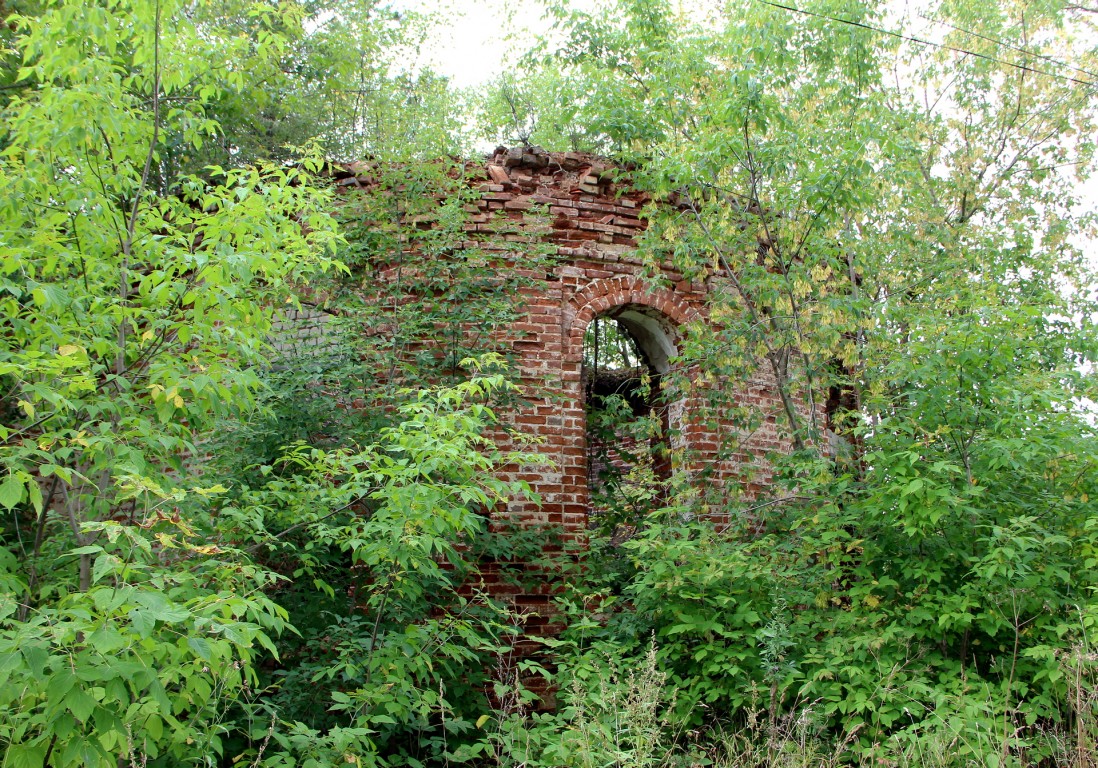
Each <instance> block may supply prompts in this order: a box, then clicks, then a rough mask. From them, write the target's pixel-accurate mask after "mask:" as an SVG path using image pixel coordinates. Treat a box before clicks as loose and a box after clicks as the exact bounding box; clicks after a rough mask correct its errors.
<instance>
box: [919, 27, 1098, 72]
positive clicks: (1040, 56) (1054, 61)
mask: <svg viewBox="0 0 1098 768" xmlns="http://www.w3.org/2000/svg"><path fill="white" fill-rule="evenodd" d="M919 17H920V18H923V19H926V20H927V21H929V22H931V23H933V24H941V25H942V26H943V27H949V28H950V29H952V30H955V31H957V32H962V33H964V34H966V35H972V36H973V37H976V38H979V39H980V40H986V41H987V42H989V43H995V45H998V46H1001V47H1003V48H1006V49H1007V50H1010V51H1016V52H1017V53H1022V54H1025V55H1026V56H1033V57H1034V58H1038V59H1044V60H1045V61H1048V62H1051V63H1052V64H1056V65H1057V66H1060V67H1067V68H1068V69H1074V70H1075V71H1076V72H1082V73H1083V74H1084V75H1090V76H1091V77H1098V73H1094V72H1091V71H1090V70H1089V69H1083V68H1082V67H1076V66H1075V65H1073V64H1070V63H1068V62H1066V61H1061V60H1060V59H1056V58H1053V57H1052V56H1046V55H1045V54H1043V53H1037V52H1036V51H1028V50H1026V49H1025V48H1019V47H1018V46H1016V45H1011V44H1010V43H1006V42H1003V41H1002V40H1000V39H998V38H995V37H991V36H989V35H983V34H980V33H979V32H973V31H972V30H971V29H964V28H962V27H958V26H955V25H953V24H950V23H949V22H948V21H942V20H941V19H935V18H932V17H930V16H927V15H926V14H923V13H920V14H919Z"/></svg>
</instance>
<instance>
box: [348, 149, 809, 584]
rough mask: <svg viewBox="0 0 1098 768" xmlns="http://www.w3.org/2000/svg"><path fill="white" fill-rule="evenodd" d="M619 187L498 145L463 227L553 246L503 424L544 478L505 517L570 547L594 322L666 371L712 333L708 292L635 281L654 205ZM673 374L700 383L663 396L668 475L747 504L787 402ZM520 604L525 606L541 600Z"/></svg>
mask: <svg viewBox="0 0 1098 768" xmlns="http://www.w3.org/2000/svg"><path fill="white" fill-rule="evenodd" d="M356 174H357V175H356ZM341 176H342V178H339V179H338V180H337V184H339V185H340V186H341V187H342V188H343V189H345V190H348V191H350V190H353V189H355V188H357V187H361V186H369V185H370V183H371V180H370V178H369V177H368V169H367V168H366V167H365V166H349V167H348V168H347V169H346V170H345V171H344V172H343V173H342V174H341ZM614 178H615V173H614V169H613V168H612V167H611V166H610V165H609V164H608V163H606V162H603V161H600V160H598V159H596V158H592V157H589V156H586V155H580V154H573V153H567V154H558V153H547V152H544V151H541V150H531V149H526V150H521V149H510V150H507V149H503V148H500V149H499V150H497V151H496V152H495V153H494V154H493V155H492V156H491V157H490V158H489V159H488V160H487V162H486V163H485V165H484V166H483V168H482V169H480V170H479V173H477V172H475V173H474V179H473V181H472V183H473V184H475V185H477V186H478V187H479V189H480V191H481V195H480V197H479V200H477V202H476V203H475V210H471V211H470V212H471V214H472V215H471V217H470V220H469V223H468V224H467V226H466V230H467V231H468V237H469V238H470V241H469V244H470V245H473V244H477V245H481V246H483V247H486V248H492V247H493V245H492V243H493V241H495V242H498V239H499V238H500V237H504V238H505V239H512V240H516V241H517V240H522V239H524V238H527V239H528V238H530V236H531V235H533V236H534V237H535V239H537V240H539V241H541V242H544V243H547V244H550V245H551V246H553V248H554V253H555V256H556V258H555V259H554V260H553V261H552V262H551V264H552V266H550V267H548V268H547V269H545V270H544V271H543V272H540V273H537V274H534V275H532V278H533V279H532V282H531V284H530V286H529V287H528V288H526V289H525V290H524V295H523V306H524V318H523V320H522V322H520V323H518V324H517V325H516V326H515V327H514V328H513V329H511V330H512V332H513V334H514V336H513V341H512V348H513V350H514V352H515V354H516V356H517V359H518V361H519V366H520V371H521V380H522V382H524V384H525V385H526V388H527V390H528V395H529V397H530V400H529V404H528V405H527V406H525V407H523V408H521V409H520V410H518V411H517V412H514V413H511V414H507V415H506V419H507V420H508V421H509V423H510V424H512V425H513V426H515V427H516V428H517V429H518V431H520V432H521V433H524V434H528V435H535V436H537V437H538V438H540V440H541V443H540V445H539V447H538V450H540V451H542V452H543V453H544V454H545V456H546V457H547V458H548V459H550V460H551V462H552V467H551V468H546V469H540V470H537V471H525V472H522V471H519V470H517V469H513V468H512V469H511V470H509V471H510V472H511V473H512V475H513V476H514V477H518V478H521V479H524V480H526V481H528V482H529V483H530V485H531V486H532V488H533V489H534V490H535V491H536V492H537V494H538V495H539V496H540V504H534V503H532V502H515V503H513V504H512V506H511V507H510V508H509V509H508V510H506V513H505V514H507V515H508V516H510V517H511V518H512V519H514V520H517V521H527V522H537V523H547V524H549V525H554V526H559V527H560V528H561V529H562V530H563V531H564V533H565V536H566V537H568V538H571V539H573V540H575V541H578V542H582V541H583V540H584V538H585V531H586V529H587V524H588V488H587V483H588V472H587V469H588V468H587V461H588V454H587V447H586V429H585V411H584V392H583V388H582V385H581V367H582V362H583V338H584V332H585V330H586V329H587V326H588V324H589V323H590V322H591V321H592V320H593V319H594V318H595V317H597V316H613V317H616V318H618V320H619V322H620V323H621V324H622V325H623V326H624V327H626V328H627V329H628V330H629V332H630V333H631V335H633V336H634V338H637V339H638V340H639V341H640V342H641V346H643V347H645V349H646V352H647V353H648V357H649V359H650V360H651V362H652V363H653V365H654V366H655V367H656V368H657V369H660V372H661V373H662V372H664V371H665V370H667V369H668V368H669V367H670V366H671V365H672V364H673V359H674V356H675V354H676V352H677V344H678V342H679V341H680V339H682V337H683V335H684V333H685V332H686V330H687V328H688V326H690V325H691V324H693V323H705V322H706V320H707V312H708V308H707V300H708V298H709V294H710V291H711V289H712V286H711V285H709V284H705V283H699V282H691V281H689V280H686V279H684V278H683V276H682V274H680V273H678V272H677V271H676V270H675V269H673V268H672V267H670V266H669V265H663V266H662V267H661V268H660V271H661V273H662V274H661V277H662V279H661V280H658V281H652V280H650V279H646V278H645V277H644V276H643V273H644V268H643V265H642V263H641V260H640V258H639V257H638V255H637V252H636V247H637V238H638V236H639V235H640V234H641V233H642V232H643V231H644V230H645V228H646V222H645V219H644V217H643V210H644V208H645V206H646V204H648V202H649V201H648V198H647V197H646V195H645V194H643V193H641V192H637V191H635V190H631V189H630V188H628V187H627V186H625V185H622V184H619V183H617V182H615V180H614ZM546 215H547V216H548V226H547V225H546ZM504 228H512V229H514V228H517V232H518V234H512V235H501V231H502V230H503V229H504ZM657 285H658V286H659V287H656V286H657ZM760 370H761V369H760ZM678 373H685V374H686V376H685V377H683V376H679V377H678V378H679V379H680V380H685V381H688V382H690V380H691V379H692V378H693V379H695V380H694V381H692V382H691V384H690V385H689V386H688V387H685V388H680V390H677V391H671V392H665V393H664V399H665V401H666V402H668V403H669V407H668V411H669V415H668V419H667V420H668V422H669V426H670V427H671V431H672V437H671V440H670V441H671V447H672V449H673V451H672V453H673V461H672V463H673V471H674V472H678V473H683V472H685V473H691V474H692V475H696V479H697V483H698V484H699V485H701V486H704V487H703V488H702V490H703V491H704V490H706V489H708V490H719V491H721V493H722V495H727V494H728V493H729V492H732V491H737V492H739V491H742V492H744V493H745V494H746V495H747V496H748V497H749V498H750V497H751V496H753V495H754V494H755V492H757V490H758V488H759V487H760V484H764V483H765V482H766V469H765V468H766V461H765V456H766V454H767V453H768V452H771V451H784V450H789V448H790V444H789V441H788V440H787V439H786V438H784V437H783V436H782V435H781V434H780V430H779V428H778V424H779V419H778V414H779V412H780V410H781V402H780V399H779V397H778V395H777V393H776V391H775V387H774V386H773V381H772V380H771V379H769V378H768V377H767V376H766V375H765V374H764V373H760V374H758V375H757V376H756V377H755V378H753V379H751V380H749V381H742V382H733V383H728V382H724V383H722V382H719V381H718V382H716V383H710V384H708V385H703V384H702V382H701V381H699V380H697V377H696V376H692V375H691V374H692V373H693V372H691V371H689V370H687V371H681V370H680V371H678ZM706 386H709V387H714V386H718V387H728V388H729V390H730V391H726V392H723V393H722V394H723V395H724V396H725V398H724V400H725V402H726V403H727V405H726V406H724V407H725V408H726V409H728V410H727V412H731V411H732V410H733V409H737V408H738V409H741V410H743V409H750V410H752V411H753V412H754V413H755V414H757V416H758V419H757V423H756V424H755V425H754V426H752V427H751V428H750V429H745V428H744V427H743V426H742V422H736V423H733V422H732V421H731V420H729V419H726V418H722V417H721V416H720V414H719V413H715V412H714V411H713V409H712V408H711V407H709V406H707V405H705V403H706V401H707V398H706V391H705V388H706ZM737 424H739V426H737ZM501 438H502V436H501ZM501 589H502V587H501ZM516 599H517V600H519V601H520V602H524V603H529V604H531V605H533V604H534V603H537V602H540V601H542V600H544V596H542V597H540V598H538V597H535V596H530V595H528V596H525V597H519V596H516Z"/></svg>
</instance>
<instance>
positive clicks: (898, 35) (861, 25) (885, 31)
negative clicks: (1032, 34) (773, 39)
mask: <svg viewBox="0 0 1098 768" xmlns="http://www.w3.org/2000/svg"><path fill="white" fill-rule="evenodd" d="M756 2H759V3H762V4H763V5H769V6H771V7H772V8H780V9H782V10H783V11H790V12H791V13H799V14H801V15H804V16H813V17H815V18H817V19H825V20H827V21H833V22H835V23H837V24H848V25H850V26H852V27H858V28H860V29H865V30H868V31H870V32H876V33H877V34H881V35H888V36H890V37H895V38H899V39H900V40H906V41H907V42H910V43H917V44H919V45H928V46H931V47H933V48H940V49H942V50H945V51H953V52H954V53H961V54H964V55H966V56H975V57H976V58H978V59H984V60H986V61H991V62H994V63H996V64H1002V65H1003V66H1005V67H1013V68H1014V69H1020V70H1023V71H1026V72H1033V73H1034V74H1037V75H1045V76H1046V77H1055V78H1057V79H1059V80H1065V81H1067V82H1071V83H1077V84H1079V85H1084V86H1086V87H1088V88H1094V87H1096V86H1098V82H1096V81H1094V80H1080V79H1079V78H1077V77H1071V76H1070V75H1063V74H1060V73H1058V72H1049V71H1047V70H1043V69H1036V68H1035V67H1029V66H1026V65H1025V64H1017V63H1015V62H1011V61H1004V60H1003V59H997V58H995V57H994V56H988V55H987V54H986V53H979V52H977V51H969V50H966V49H964V48H958V47H957V46H953V45H947V44H944V43H935V42H931V41H930V40H924V39H922V38H920V37H914V36H912V35H905V34H904V33H902V32H896V31H894V30H891V29H884V28H883V27H874V26H873V25H872V24H866V23H864V22H861V21H853V20H851V19H841V18H839V17H837V16H829V15H828V14H826V13H818V12H816V11H806V10H805V9H803V8H797V7H795V6H792V5H785V4H783V3H777V2H774V1H773V0H756ZM941 23H943V24H944V23H945V22H941ZM1072 69H1075V67H1072ZM1080 71H1085V70H1080ZM1088 74H1089V73H1088Z"/></svg>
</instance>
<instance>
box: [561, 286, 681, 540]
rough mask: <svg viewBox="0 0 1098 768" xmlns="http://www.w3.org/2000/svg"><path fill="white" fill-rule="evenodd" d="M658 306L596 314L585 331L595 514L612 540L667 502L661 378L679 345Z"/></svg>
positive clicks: (666, 423)
mask: <svg viewBox="0 0 1098 768" xmlns="http://www.w3.org/2000/svg"><path fill="white" fill-rule="evenodd" d="M650 312H652V311H651V310H648V309H647V308H643V307H630V306H626V307H618V308H616V309H614V310H611V311H610V312H608V313H604V314H603V315H600V316H598V317H596V318H595V319H594V320H592V321H591V323H590V324H589V325H588V326H587V329H586V332H585V334H584V339H583V370H582V383H583V391H584V399H585V405H586V416H587V483H588V490H589V494H590V503H591V514H590V522H591V527H592V528H593V529H595V530H596V531H598V532H599V533H601V534H602V535H604V536H606V537H607V538H608V539H609V541H610V542H611V543H617V542H619V541H621V540H623V539H625V538H627V537H628V536H629V535H630V534H631V532H632V531H634V530H635V529H636V527H637V525H638V524H639V523H640V522H641V521H642V520H643V518H644V517H645V515H647V514H648V513H649V512H650V511H651V510H653V509H655V508H656V507H658V506H659V505H660V504H661V503H662V501H663V498H664V490H665V487H666V484H667V480H668V479H669V477H670V475H671V443H670V428H671V424H670V419H669V408H668V404H667V403H666V402H665V398H664V396H663V394H664V393H663V392H662V391H661V385H662V380H663V377H664V374H666V373H667V372H668V371H669V370H670V360H671V358H672V357H674V355H675V353H676V350H675V347H674V344H673V342H672V341H671V336H670V333H669V332H668V326H667V322H666V320H665V319H664V318H662V316H658V315H656V314H654V313H650Z"/></svg>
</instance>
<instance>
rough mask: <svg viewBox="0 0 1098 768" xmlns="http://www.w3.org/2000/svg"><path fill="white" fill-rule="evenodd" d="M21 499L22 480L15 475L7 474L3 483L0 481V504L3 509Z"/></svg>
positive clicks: (12, 505)
mask: <svg viewBox="0 0 1098 768" xmlns="http://www.w3.org/2000/svg"><path fill="white" fill-rule="evenodd" d="M22 500H23V481H22V480H20V479H19V478H18V477H16V476H15V475H8V477H7V479H6V480H4V482H3V483H0V506H2V507H4V509H12V508H13V507H14V506H15V505H16V504H18V503H19V502H20V501H22Z"/></svg>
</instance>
